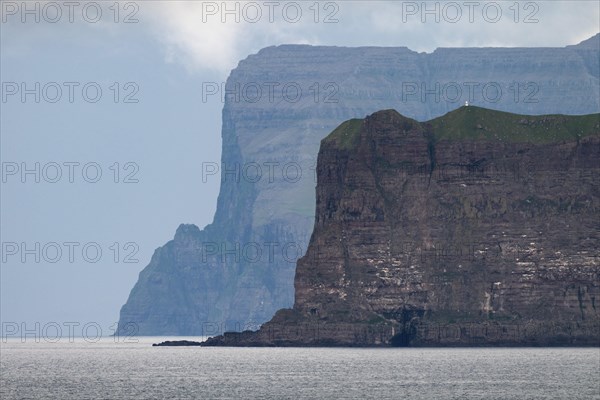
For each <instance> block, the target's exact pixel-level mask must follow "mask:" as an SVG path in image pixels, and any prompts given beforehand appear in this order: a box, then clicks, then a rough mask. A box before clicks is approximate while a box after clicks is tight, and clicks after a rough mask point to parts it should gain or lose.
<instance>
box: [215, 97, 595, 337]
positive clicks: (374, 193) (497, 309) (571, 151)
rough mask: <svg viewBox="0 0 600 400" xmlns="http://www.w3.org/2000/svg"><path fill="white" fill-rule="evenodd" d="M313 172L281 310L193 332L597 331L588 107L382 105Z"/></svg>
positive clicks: (332, 141)
mask: <svg viewBox="0 0 600 400" xmlns="http://www.w3.org/2000/svg"><path fill="white" fill-rule="evenodd" d="M317 171H318V185H317V212H316V218H315V229H314V232H313V235H312V238H311V241H310V245H309V248H308V251H307V254H306V255H305V256H304V257H302V258H301V259H300V260H299V261H298V266H297V271H296V278H295V288H296V300H295V304H294V307H293V309H292V310H281V311H279V312H278V313H277V314H276V315H275V317H274V318H273V319H272V320H271V321H270V322H268V323H266V324H265V325H263V326H262V328H261V329H260V331H258V332H245V333H243V334H227V335H225V336H224V337H223V336H220V337H216V338H212V339H210V340H209V341H208V342H207V344H208V345H362V346H378V345H381V346H383V345H536V344H537V345H590V344H594V345H599V344H600V330H599V329H600V320H599V318H600V304H598V301H599V299H600V266H599V264H598V255H599V251H598V248H599V244H600V232H599V229H598V223H599V220H598V215H600V214H599V212H600V184H599V182H598V179H597V177H598V173H600V114H593V115H587V116H579V117H567V116H561V115H548V116H537V117H532V116H522V115H515V114H507V113H501V112H497V111H491V110H486V109H482V108H479V107H462V108H460V109H458V110H456V111H454V112H452V113H449V114H447V115H445V116H443V117H440V118H438V119H434V120H432V121H429V122H428V123H419V122H417V121H415V120H412V119H408V118H405V117H403V116H401V115H400V114H398V113H397V112H396V111H382V112H378V113H375V114H373V115H371V116H369V117H367V118H366V119H364V120H352V121H348V122H345V123H344V124H342V125H341V126H340V127H339V128H337V129H336V130H335V131H334V132H333V133H332V134H331V135H329V136H328V137H327V138H325V139H324V140H323V141H322V142H321V150H320V153H319V161H318V169H317Z"/></svg>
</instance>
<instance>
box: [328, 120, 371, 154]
mask: <svg viewBox="0 0 600 400" xmlns="http://www.w3.org/2000/svg"><path fill="white" fill-rule="evenodd" d="M362 123H363V120H362V119H360V118H355V119H350V120H348V121H345V122H342V123H341V125H340V126H338V127H337V128H335V129H334V130H333V132H331V133H330V134H329V135H328V136H327V137H326V138H325V139H326V140H327V141H335V142H337V144H338V147H339V148H342V149H349V148H351V147H353V146H354V145H355V144H356V141H357V139H358V135H359V133H360V128H361V126H362Z"/></svg>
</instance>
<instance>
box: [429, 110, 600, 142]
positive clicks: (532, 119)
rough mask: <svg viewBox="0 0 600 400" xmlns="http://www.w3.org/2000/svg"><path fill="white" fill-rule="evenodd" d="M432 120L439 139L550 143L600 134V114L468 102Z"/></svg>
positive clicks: (431, 122)
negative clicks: (523, 110) (534, 111)
mask: <svg viewBox="0 0 600 400" xmlns="http://www.w3.org/2000/svg"><path fill="white" fill-rule="evenodd" d="M428 123H429V124H431V125H432V127H433V131H434V133H435V137H436V139H438V140H439V139H449V140H462V139H467V140H501V141H506V142H531V143H549V142H558V141H562V140H577V139H579V138H582V137H584V136H590V135H593V134H597V133H598V131H599V129H600V114H589V115H560V114H551V115H536V116H530V115H519V114H511V113H507V112H502V111H495V110H489V109H486V108H481V107H475V106H465V107H460V108H458V109H457V110H454V111H451V112H449V113H447V114H445V115H443V116H441V117H439V118H435V119H433V120H431V121H429V122H428Z"/></svg>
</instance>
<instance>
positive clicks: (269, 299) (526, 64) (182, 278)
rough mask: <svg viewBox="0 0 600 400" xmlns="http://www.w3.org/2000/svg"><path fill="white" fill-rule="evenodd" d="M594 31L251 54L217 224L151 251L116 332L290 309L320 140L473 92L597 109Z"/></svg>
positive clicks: (216, 323)
mask: <svg viewBox="0 0 600 400" xmlns="http://www.w3.org/2000/svg"><path fill="white" fill-rule="evenodd" d="M599 38H600V36H599V35H596V36H595V37H593V38H591V39H589V40H588V41H585V42H583V43H581V44H579V45H576V46H567V47H565V48H469V49H461V48H455V49H438V50H436V51H435V52H433V53H431V54H425V53H416V52H414V51H411V50H409V49H407V48H376V47H363V48H340V47H313V46H303V45H285V46H277V47H269V48H266V49H263V50H261V51H260V52H259V53H258V54H255V55H251V56H249V57H248V58H247V59H245V60H243V61H241V62H240V63H239V65H238V67H237V68H236V69H234V70H233V71H232V72H231V75H230V76H229V78H228V80H227V82H226V85H225V86H226V89H227V90H226V92H227V93H226V95H225V103H224V107H223V114H222V119H223V127H222V139H223V150H222V155H221V165H220V169H219V171H218V172H219V174H220V176H221V191H220V194H219V198H218V203H217V211H216V214H215V217H214V221H213V223H211V224H210V225H208V226H206V227H205V228H204V229H202V230H200V229H199V228H198V227H196V226H194V225H181V226H180V227H179V228H178V229H177V232H176V233H175V237H174V239H173V240H172V241H170V242H168V243H167V244H165V245H164V246H162V247H160V248H158V249H157V250H156V251H155V253H154V255H153V257H152V260H151V262H150V264H149V265H148V266H147V267H146V268H145V269H144V270H143V271H142V272H141V273H140V276H139V280H138V282H137V283H136V285H135V287H134V288H133V289H132V291H131V294H130V296H129V299H128V300H127V302H126V304H125V305H124V306H123V307H122V309H121V314H120V322H119V327H120V332H121V333H122V334H127V333H131V332H134V333H135V334H139V335H214V334H218V333H221V332H223V331H225V330H245V329H249V328H254V327H256V326H257V325H259V324H262V323H263V322H265V321H268V320H269V319H270V318H271V317H272V316H273V314H274V313H275V312H276V311H277V310H279V309H281V308H289V307H291V306H292V305H293V304H294V275H295V269H296V261H297V260H298V258H300V257H301V256H303V255H304V253H305V252H306V249H307V247H308V243H309V239H310V235H311V233H312V231H313V226H314V220H315V185H316V177H315V175H316V174H315V169H316V161H317V160H316V158H317V153H318V150H319V144H320V141H321V139H323V138H324V137H325V136H327V135H328V134H329V133H330V132H331V131H332V130H334V129H335V128H336V127H337V126H338V125H339V124H340V123H341V122H343V121H346V120H349V119H351V118H363V117H364V116H365V115H369V114H371V113H373V112H375V111H378V110H382V109H395V110H397V111H398V112H400V113H401V114H402V115H405V116H409V117H411V118H413V119H415V120H419V121H423V120H429V119H431V118H435V117H438V116H441V115H443V114H445V113H447V112H448V111H451V110H455V109H457V108H458V107H459V106H460V105H462V104H463V103H464V102H465V101H469V102H470V103H471V104H474V105H480V106H484V107H489V108H493V109H496V110H503V111H509V112H516V113H520V114H530V115H535V114H538V115H539V114H551V113H561V114H589V113H594V112H598V111H599V109H600V95H599V92H600V84H599V82H600V71H599V69H600V66H599V65H600V64H599V55H600V52H599V41H600V39H599ZM207 161H215V160H207ZM199 179H200V178H199ZM199 184H200V183H199Z"/></svg>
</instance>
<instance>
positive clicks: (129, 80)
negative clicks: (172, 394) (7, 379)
mask: <svg viewBox="0 0 600 400" xmlns="http://www.w3.org/2000/svg"><path fill="white" fill-rule="evenodd" d="M23 4H26V5H25V8H24V7H23ZM69 4H71V5H69ZM1 6H2V9H1V13H2V25H1V32H0V33H1V35H0V41H1V60H0V61H1V62H0V64H1V65H0V66H1V68H2V69H1V80H2V85H3V86H2V96H3V97H2V103H0V105H1V118H2V120H1V125H0V128H1V133H2V137H1V157H2V163H3V164H2V165H3V174H4V176H3V183H2V194H1V196H2V197H1V200H2V209H1V217H2V224H1V234H2V243H3V260H2V269H1V273H0V277H1V283H0V288H1V295H0V300H1V305H0V311H1V316H0V319H1V320H2V322H16V323H18V324H21V323H22V322H24V323H26V324H27V327H28V328H32V329H35V323H36V322H39V323H40V324H41V328H40V330H42V329H43V326H44V324H47V323H49V322H56V323H58V324H64V323H65V322H69V321H77V322H79V323H80V324H81V325H83V324H85V323H97V324H98V326H100V327H101V328H102V330H103V333H104V334H110V333H111V332H110V327H111V325H112V323H114V322H116V321H117V319H118V312H119V308H120V307H121V305H122V304H123V303H124V302H125V301H126V299H127V296H128V294H129V291H130V289H131V288H132V287H133V284H134V283H135V282H136V280H137V275H138V273H139V271H140V270H141V269H142V268H143V267H144V266H145V265H146V264H147V263H148V262H149V260H150V257H151V255H152V253H153V251H154V249H155V248H156V247H158V246H161V245H163V244H164V243H166V242H167V241H168V240H170V239H171V238H172V237H173V234H174V232H175V229H176V228H177V226H178V225H179V224H180V223H195V224H197V225H199V226H200V227H203V226H204V225H206V224H207V223H210V222H211V220H212V217H213V213H214V209H215V205H216V199H217V194H218V189H219V183H218V181H215V180H213V181H208V182H206V183H202V181H201V176H200V173H201V164H202V162H205V161H211V162H212V161H216V162H218V161H219V160H220V152H221V149H220V146H221V140H220V128H221V126H220V124H221V114H220V112H221V108H222V104H221V103H220V101H218V100H217V99H212V101H208V102H203V101H202V96H201V90H200V88H201V87H202V83H203V82H222V81H224V80H225V79H226V78H227V76H228V74H229V72H230V71H231V69H233V68H235V67H236V65H237V63H238V62H239V60H241V59H243V58H245V57H247V56H248V55H249V54H252V53H256V52H257V51H258V50H260V49H261V48H263V47H266V46H272V45H279V44H285V43H306V44H312V45H337V46H406V47H408V48H410V49H412V50H415V51H419V52H422V51H425V52H431V51H433V50H434V49H435V48H437V47H459V46H478V47H480V46H509V47H513V46H524V47H528V46H565V45H569V44H576V43H578V42H580V41H582V40H585V39H587V38H589V37H591V36H593V35H594V34H596V33H597V32H598V31H599V30H600V27H599V26H598V24H599V23H598V21H599V20H600V8H599V2H597V1H579V2H578V1H564V2H561V1H538V2H527V1H521V2H515V1H497V2H485V1H479V2H466V1H465V2H463V1H457V2H428V3H427V4H425V6H423V2H421V1H419V2H400V1H394V2H392V1H370V2H363V1H338V2H327V1H321V2H315V1H308V2H286V1H280V2H277V1H274V2H264V1H257V2H231V1H230V2H227V4H226V5H225V6H224V3H223V2H221V1H219V2H192V1H182V2H173V1H169V2H167V1H151V2H139V1H138V2H120V3H118V4H117V6H115V3H114V2H113V1H107V2H74V3H69V2H61V1H58V2H27V3H22V2H21V1H18V2H12V1H2V2H1ZM36 82H39V83H40V87H44V86H45V85H49V86H46V87H47V88H48V91H47V92H45V93H41V94H40V96H41V98H40V101H39V102H36V99H35V96H36V94H35V93H33V94H31V93H30V94H27V95H25V101H24V102H23V101H22V98H21V94H22V93H20V91H21V89H23V87H22V84H25V87H24V88H25V89H28V90H31V89H32V88H33V91H34V92H35V84H36ZM56 86H60V87H61V90H62V95H61V96H60V97H58V98H57V94H56V93H57V92H56V90H57V89H56ZM84 87H85V88H86V91H85V92H84V91H83V88H84ZM69 88H72V90H73V92H72V99H70V98H69V95H70V93H69V90H70V89H69ZM97 88H100V90H101V91H102V95H101V96H99V97H98V96H96V97H98V98H96V97H95V94H94V93H95V91H96V90H97ZM15 90H17V91H16V92H15ZM38 92H39V91H38ZM55 99H56V102H52V101H50V100H55ZM71 100H72V101H71ZM36 163H39V169H40V174H41V176H40V182H36V181H35V173H31V174H29V175H25V178H26V179H25V182H22V181H23V179H22V178H21V175H20V172H21V171H17V173H15V174H13V173H12V172H11V171H13V170H14V168H18V169H22V168H27V169H34V170H35V168H36ZM57 164H58V165H59V166H60V168H61V171H62V177H61V178H60V179H58V180H57V181H56V182H52V181H53V180H55V179H54V178H55V177H56V170H57V167H56V165H57ZM84 167H85V169H86V170H85V171H86V172H85V174H84V173H83V172H82V171H83V169H84ZM69 168H72V170H69ZM97 171H100V172H101V173H102V175H101V177H100V178H97V180H96V178H95V175H96V172H97ZM69 172H73V176H72V179H70V176H69ZM70 180H72V182H71V181H70ZM71 242H75V243H77V244H76V245H72V246H73V249H74V253H73V260H70V259H69V256H70V255H69V254H68V250H69V247H68V246H65V245H64V243H71ZM36 243H38V244H39V246H40V251H39V252H38V255H40V260H39V262H36V260H35V257H36V255H35V254H33V253H35V252H36V251H35V248H36ZM53 243H57V244H58V246H59V247H60V248H61V249H62V251H63V254H62V256H60V257H58V256H57V255H56V248H55V247H56V246H55V245H54V244H53ZM14 244H17V247H18V248H17V253H16V254H12V253H15V248H14ZM23 244H24V246H25V247H26V248H27V249H34V251H33V253H31V254H25V255H23V250H24V248H23ZM115 244H116V245H115ZM86 246H87V247H86ZM84 247H85V248H86V250H89V251H90V252H91V253H92V254H91V255H90V254H87V255H86V254H83V252H82V248H84ZM44 248H45V251H46V253H45V254H44V253H43V251H42V250H43V249H44ZM97 248H100V249H101V251H102V256H101V257H100V258H99V259H98V260H97V261H96V258H95V257H94V254H93V252H94V251H95V250H96V249H97ZM117 248H118V249H119V250H118V251H117V250H116V249H117ZM23 256H24V257H25V260H23V259H22V258H23ZM86 258H87V259H86ZM94 261H95V262H94ZM125 261H133V262H125Z"/></svg>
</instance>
